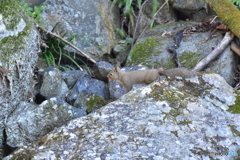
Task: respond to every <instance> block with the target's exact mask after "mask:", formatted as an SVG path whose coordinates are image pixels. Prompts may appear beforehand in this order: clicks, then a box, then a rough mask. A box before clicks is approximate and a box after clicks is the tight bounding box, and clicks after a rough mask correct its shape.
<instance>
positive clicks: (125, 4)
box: [113, 0, 158, 26]
mask: <svg viewBox="0 0 240 160" xmlns="http://www.w3.org/2000/svg"><path fill="white" fill-rule="evenodd" d="M114 4H117V5H118V7H119V8H121V9H123V13H124V15H125V16H127V17H128V18H129V19H130V22H131V24H132V26H134V8H138V9H140V8H141V5H142V0H113V5H114ZM152 4H153V6H152V15H154V14H155V13H156V11H157V7H158V0H152Z"/></svg>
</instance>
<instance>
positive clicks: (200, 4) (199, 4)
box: [169, 0, 205, 13]
mask: <svg viewBox="0 0 240 160" xmlns="http://www.w3.org/2000/svg"><path fill="white" fill-rule="evenodd" d="M169 2H170V3H171V6H172V7H173V8H174V9H177V10H179V11H182V12H186V13H193V12H194V11H199V10H200V9H202V8H204V7H205V2H204V0H169Z"/></svg>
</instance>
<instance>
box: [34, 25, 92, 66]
mask: <svg viewBox="0 0 240 160" xmlns="http://www.w3.org/2000/svg"><path fill="white" fill-rule="evenodd" d="M36 26H37V28H39V29H41V30H43V31H44V32H46V33H47V34H50V35H52V36H54V37H56V38H58V39H60V40H61V41H63V42H65V43H66V44H67V45H69V46H70V47H72V48H74V49H75V50H77V51H78V52H80V53H81V54H83V55H84V56H85V57H86V58H87V59H88V60H90V61H91V62H93V63H96V61H95V60H94V59H92V58H91V57H89V56H88V55H87V54H86V53H84V52H83V51H82V50H80V49H79V48H77V47H76V46H74V45H73V44H72V43H70V42H68V41H67V40H65V39H63V38H62V37H61V36H60V35H58V34H55V33H53V32H51V31H48V30H46V29H45V28H43V27H41V26H40V25H39V24H37V23H36Z"/></svg>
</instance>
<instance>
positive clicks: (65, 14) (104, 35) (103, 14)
mask: <svg viewBox="0 0 240 160" xmlns="http://www.w3.org/2000/svg"><path fill="white" fill-rule="evenodd" d="M44 4H46V5H47V7H46V9H45V10H44V12H43V19H44V21H45V22H46V24H47V26H48V29H49V30H52V28H53V27H54V26H55V25H56V24H57V23H58V22H61V24H60V25H59V27H60V30H61V31H68V32H72V33H74V34H76V35H79V36H77V37H76V42H75V44H76V46H77V47H78V48H80V49H81V50H83V51H84V52H85V53H87V54H88V55H89V56H90V57H92V58H93V59H94V60H95V61H99V60H101V57H102V55H103V54H105V53H108V54H109V53H110V51H111V49H112V48H113V47H114V46H115V45H116V44H117V43H118V41H119V38H118V35H117V34H116V33H115V29H116V28H120V20H119V18H118V17H120V16H119V10H118V9H117V8H115V7H112V3H111V1H108V0H88V1H86V0H46V1H45V2H44ZM66 49H67V50H68V51H71V52H72V51H74V50H73V49H72V48H66Z"/></svg>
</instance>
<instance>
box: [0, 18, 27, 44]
mask: <svg viewBox="0 0 240 160" xmlns="http://www.w3.org/2000/svg"><path fill="white" fill-rule="evenodd" d="M25 27H26V23H25V22H24V20H23V19H22V18H21V19H20V22H19V23H18V24H17V25H16V27H15V28H16V29H14V30H7V29H6V26H5V24H4V22H3V16H2V15H1V14H0V40H2V39H3V38H5V37H8V36H17V35H18V34H19V33H21V32H23V31H24V28H25Z"/></svg>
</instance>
